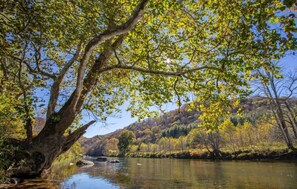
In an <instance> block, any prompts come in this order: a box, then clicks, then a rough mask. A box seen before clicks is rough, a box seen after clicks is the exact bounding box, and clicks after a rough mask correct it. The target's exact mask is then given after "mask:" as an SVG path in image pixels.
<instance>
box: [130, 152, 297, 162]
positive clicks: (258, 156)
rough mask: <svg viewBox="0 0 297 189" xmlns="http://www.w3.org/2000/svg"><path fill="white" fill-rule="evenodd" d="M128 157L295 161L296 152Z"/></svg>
mask: <svg viewBox="0 0 297 189" xmlns="http://www.w3.org/2000/svg"><path fill="white" fill-rule="evenodd" d="M127 156H128V157H141V158H179V159H221V160H297V150H288V149H277V150H270V149H266V150H238V151H235V152H228V151H225V152H224V151H221V152H218V153H213V152H208V151H205V150H185V151H172V152H168V151H167V152H133V153H128V154H127Z"/></svg>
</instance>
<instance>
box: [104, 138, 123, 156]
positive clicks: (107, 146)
mask: <svg viewBox="0 0 297 189" xmlns="http://www.w3.org/2000/svg"><path fill="white" fill-rule="evenodd" d="M118 144H119V140H118V139H117V138H111V139H106V140H105V141H104V144H103V154H104V155H106V156H117V155H119V148H118Z"/></svg>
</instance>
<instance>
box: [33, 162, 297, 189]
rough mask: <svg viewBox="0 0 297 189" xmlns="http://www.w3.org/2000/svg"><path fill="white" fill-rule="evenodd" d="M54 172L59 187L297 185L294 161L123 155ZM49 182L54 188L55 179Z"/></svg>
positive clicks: (232, 188) (136, 188) (154, 188)
mask: <svg viewBox="0 0 297 189" xmlns="http://www.w3.org/2000/svg"><path fill="white" fill-rule="evenodd" d="M55 171H56V173H55V174H52V176H51V177H50V179H51V181H53V180H56V181H57V183H56V187H57V188H62V189H92V188H96V189H97V188H100V189H101V188H102V189H109V188H115V189H116V188H121V189H122V188H131V189H141V188H142V189H149V188H151V189H158V188H169V189H172V188H178V189H180V188H195V189H196V188H207V189H212V188H213V189H219V188H222V189H223V188H224V189H225V188H228V189H244V188H252V189H261V188H263V189H268V188H269V189H273V188H277V189H279V188H286V189H289V188H292V189H293V188H294V189H295V188H297V162H296V161H295V162H278V161H275V162H259V161H203V160H190V159H144V158H126V159H120V163H107V162H100V163H96V164H95V165H94V166H93V167H81V168H76V166H69V167H68V168H63V169H62V168H60V169H57V170H55ZM63 177H64V178H63ZM62 178H63V179H62ZM49 183H50V184H51V186H52V188H54V185H55V184H53V183H54V182H49ZM32 186H33V185H32ZM31 188H33V187H31ZM35 188H38V187H35ZM49 188H51V187H49Z"/></svg>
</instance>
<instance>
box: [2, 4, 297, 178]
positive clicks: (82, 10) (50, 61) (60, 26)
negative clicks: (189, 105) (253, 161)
mask: <svg viewBox="0 0 297 189" xmlns="http://www.w3.org/2000/svg"><path fill="white" fill-rule="evenodd" d="M285 2H286V5H283V4H282V1H278V0H255V1H237V0H234V1H229V0H219V1H218V0H214V1H202V0H198V1H192V0H183V1H175V0H165V1H157V0H132V1H131V0H129V1H128V0H110V1H81V0H76V1H72V0H71V1H62V0H56V1H50V0H39V1H35V0H16V1H8V2H6V1H5V3H3V2H2V3H1V6H0V11H1V15H0V18H1V26H0V27H1V50H0V58H1V71H2V72H3V75H4V76H6V75H9V74H11V75H12V77H13V78H18V79H16V80H15V81H14V82H15V84H16V86H19V88H20V89H21V92H22V96H18V99H23V101H24V103H23V107H24V109H25V113H24V126H25V128H26V132H27V139H26V141H20V142H18V143H17V144H18V145H19V148H18V149H19V151H18V157H15V158H12V159H11V160H12V162H11V164H10V166H8V167H7V170H6V174H7V176H14V177H34V176H38V175H40V174H41V173H42V171H43V170H45V169H47V168H49V167H50V166H51V163H52V162H53V160H54V159H55V158H56V157H57V156H59V155H60V154H62V153H63V152H65V151H67V150H68V149H69V148H70V147H71V145H72V144H73V143H74V142H75V141H76V140H77V139H78V138H79V137H80V136H81V135H82V134H83V133H84V132H85V130H86V129H87V128H88V127H89V126H90V125H92V124H93V123H94V122H95V121H91V122H89V123H86V124H85V125H80V123H81V122H80V121H79V119H80V118H81V117H83V114H84V113H85V112H92V113H93V114H94V115H96V117H97V118H99V119H101V120H104V119H106V117H107V116H108V115H109V114H111V113H113V112H115V111H117V110H118V107H120V105H122V104H123V103H124V102H125V101H129V104H130V106H129V107H128V110H129V111H131V113H132V115H134V116H139V117H140V118H143V117H144V116H146V115H147V114H144V113H145V112H148V111H147V110H148V109H149V108H148V107H150V106H153V105H161V104H162V103H166V102H170V101H176V102H177V103H178V104H181V102H182V101H183V100H187V96H188V95H189V93H190V92H191V93H193V94H195V95H197V96H199V97H200V98H198V99H202V100H205V99H203V98H208V99H212V100H217V99H227V98H230V97H231V96H232V97H236V96H238V94H240V93H241V92H242V91H245V90H246V89H247V88H248V87H247V82H248V80H249V79H250V78H251V77H253V74H254V73H253V70H254V69H258V68H263V69H265V70H267V71H270V70H273V69H274V66H273V65H271V64H270V63H269V61H266V60H267V58H268V57H269V58H270V59H280V58H281V57H282V56H283V55H284V54H285V53H286V52H287V51H288V50H290V49H292V48H294V46H295V41H294V40H293V38H294V33H293V30H294V29H295V24H296V23H295V21H294V17H295V14H293V13H292V14H290V11H289V10H288V9H286V6H289V5H291V4H292V3H291V4H290V3H289V4H288V5H287V2H288V1H285ZM8 65H9V66H12V67H13V69H8ZM13 70H16V72H13ZM6 78H10V77H3V79H4V80H5V79H6ZM201 97H203V98H201ZM43 104H45V105H46V107H47V108H46V115H45V117H46V123H45V125H44V128H43V129H42V130H41V132H40V133H39V134H38V135H37V136H35V137H34V136H33V135H32V132H31V130H32V120H31V118H30V112H32V109H34V108H33V107H34V106H36V105H38V106H42V105H43ZM30 109H31V110H30ZM69 129H71V132H68V131H69ZM66 131H67V132H66Z"/></svg>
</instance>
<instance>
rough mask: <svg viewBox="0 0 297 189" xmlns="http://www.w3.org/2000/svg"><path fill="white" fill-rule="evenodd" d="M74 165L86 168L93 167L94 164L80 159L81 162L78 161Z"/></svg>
mask: <svg viewBox="0 0 297 189" xmlns="http://www.w3.org/2000/svg"><path fill="white" fill-rule="evenodd" d="M76 165H77V166H86V165H88V166H93V165H94V163H93V162H92V161H88V160H84V159H81V160H78V161H77V162H76Z"/></svg>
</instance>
